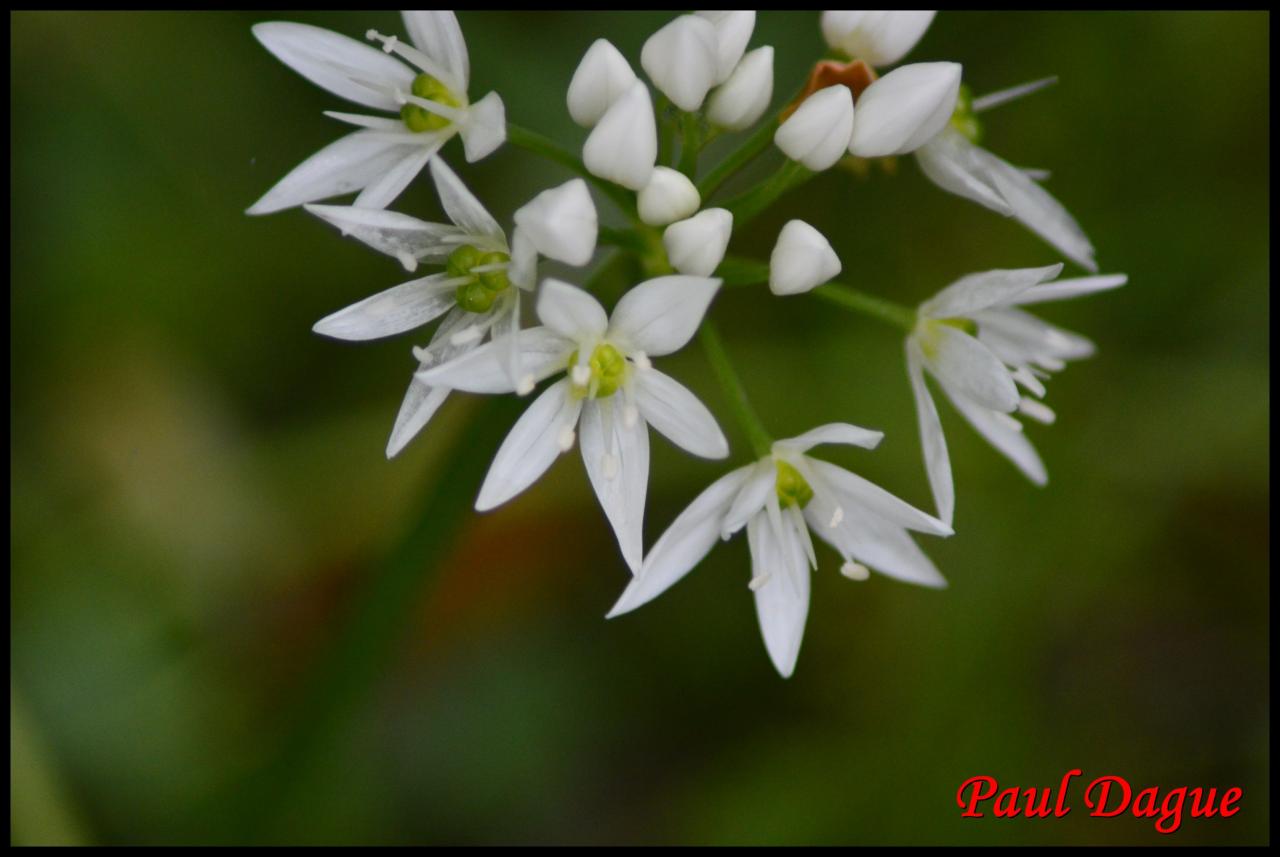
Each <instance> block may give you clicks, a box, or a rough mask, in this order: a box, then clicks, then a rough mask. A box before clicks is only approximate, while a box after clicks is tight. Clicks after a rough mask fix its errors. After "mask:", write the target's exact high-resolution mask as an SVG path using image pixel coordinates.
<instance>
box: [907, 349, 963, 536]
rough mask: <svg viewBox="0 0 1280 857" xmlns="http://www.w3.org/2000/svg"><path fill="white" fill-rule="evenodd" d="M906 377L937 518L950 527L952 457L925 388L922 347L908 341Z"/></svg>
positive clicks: (953, 496) (953, 504)
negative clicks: (908, 379) (913, 398)
mask: <svg viewBox="0 0 1280 857" xmlns="http://www.w3.org/2000/svg"><path fill="white" fill-rule="evenodd" d="M906 351H907V375H908V376H909V377H910V379H911V394H912V396H914V397H915V401H916V418H917V420H918V421H919V423H920V447H921V449H922V450H923V451H924V468H925V473H926V474H927V475H928V477H929V488H930V490H931V491H932V492H933V502H934V504H935V505H936V506H937V509H938V518H939V519H941V520H942V521H943V522H944V523H945V524H946V525H947V526H951V525H952V523H953V522H954V518H955V508H956V489H955V483H954V481H953V480H952V476H951V458H950V456H949V455H948V454H947V439H946V437H945V436H944V435H943V433H942V421H941V420H940V419H939V418H938V408H937V405H935V404H934V402H933V397H932V396H930V395H929V389H928V387H926V386H925V380H924V368H923V365H922V364H923V357H922V356H921V354H920V350H919V347H918V346H916V344H915V343H914V342H913V341H911V340H908V341H907V346H906Z"/></svg>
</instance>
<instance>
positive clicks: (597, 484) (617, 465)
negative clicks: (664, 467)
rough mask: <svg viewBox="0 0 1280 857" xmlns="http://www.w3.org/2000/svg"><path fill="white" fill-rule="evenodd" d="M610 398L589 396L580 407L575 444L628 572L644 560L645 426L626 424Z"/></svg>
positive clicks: (647, 436) (637, 421) (646, 433)
mask: <svg viewBox="0 0 1280 857" xmlns="http://www.w3.org/2000/svg"><path fill="white" fill-rule="evenodd" d="M616 404H617V400H615V399H603V400H601V399H589V400H587V402H586V404H585V405H584V406H583V408H582V424H581V427H580V428H581V435H580V437H579V439H578V445H579V446H580V447H581V449H582V460H583V462H584V463H585V464H586V466H587V476H588V477H589V478H590V479H591V487H592V488H593V489H595V492H596V497H597V498H598V499H599V500H600V506H601V507H602V508H603V509H604V513H605V516H606V517H607V518H608V519H609V523H610V525H611V526H612V527H613V532H614V534H615V535H616V536H617V537H618V546H619V547H620V548H621V549H622V556H623V559H625V560H626V562H627V566H628V567H630V569H631V571H632V573H638V572H639V571H640V564H641V562H642V561H643V560H644V498H645V493H646V492H647V490H648V487H649V429H648V428H647V427H646V426H645V424H644V422H643V421H641V420H636V421H635V423H634V424H633V425H631V426H628V425H627V421H626V420H624V419H623V418H622V414H620V413H617V408H616Z"/></svg>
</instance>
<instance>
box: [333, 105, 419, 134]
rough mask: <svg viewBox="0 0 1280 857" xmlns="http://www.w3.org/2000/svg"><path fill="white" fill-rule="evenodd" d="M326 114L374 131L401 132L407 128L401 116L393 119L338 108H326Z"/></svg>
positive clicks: (340, 120)
mask: <svg viewBox="0 0 1280 857" xmlns="http://www.w3.org/2000/svg"><path fill="white" fill-rule="evenodd" d="M324 115H325V116H328V117H329V118H330V119H337V120H338V121H339V122H346V123H347V124H348V125H355V126H356V127H358V128H369V129H372V130H374V131H390V132H393V133H400V132H403V131H404V129H405V125H404V121H403V120H401V119H399V118H396V119H391V118H389V117H387V116H365V115H364V114H361V113H342V112H341V111H338V110H326V111H325V112H324Z"/></svg>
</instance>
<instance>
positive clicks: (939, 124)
mask: <svg viewBox="0 0 1280 857" xmlns="http://www.w3.org/2000/svg"><path fill="white" fill-rule="evenodd" d="M960 71H961V69H960V64H959V63H953V62H930V63H913V64H911V65H904V66H899V67H898V68H896V69H894V70H893V71H891V72H889V73H888V74H886V75H885V76H884V77H882V78H880V79H879V80H877V81H876V82H875V83H873V84H871V85H870V86H869V87H867V89H866V91H864V92H863V93H862V95H861V97H859V98H858V105H857V113H856V114H855V118H854V122H853V133H852V135H851V137H850V140H849V151H850V152H851V153H852V154H855V155H858V156H860V157H863V158H882V157H885V156H887V155H904V154H906V153H907V152H913V151H915V150H916V149H918V148H920V147H921V146H923V145H924V144H925V143H928V142H929V141H930V140H931V139H933V138H934V137H936V136H937V135H938V133H939V132H940V131H942V129H943V128H945V127H946V125H947V122H948V120H950V119H951V114H952V113H954V112H955V109H956V97H957V96H958V95H959V94H960Z"/></svg>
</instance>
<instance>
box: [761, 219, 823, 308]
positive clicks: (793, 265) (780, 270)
mask: <svg viewBox="0 0 1280 857" xmlns="http://www.w3.org/2000/svg"><path fill="white" fill-rule="evenodd" d="M838 273H840V258H839V257H838V256H836V251H834V250H832V249H831V244H830V242H828V241H827V239H826V238H825V237H824V236H823V234H822V233H821V232H819V231H818V230H816V229H814V228H813V227H812V226H810V225H809V224H807V223H805V222H804V221H803V220H792V221H790V222H788V223H787V225H786V226H784V227H782V232H781V233H779V234H778V243H777V244H775V245H774V247H773V254H772V255H771V256H770V257H769V291H771V292H773V293H774V294H775V295H797V294H800V293H801V292H807V291H809V290H810V289H812V288H815V287H817V286H820V285H822V284H823V283H825V282H827V281H828V280H830V279H831V278H832V277H834V276H835V275H836V274H838Z"/></svg>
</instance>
